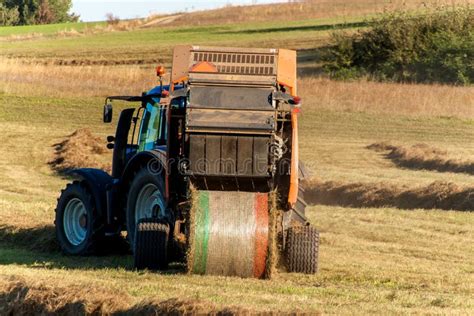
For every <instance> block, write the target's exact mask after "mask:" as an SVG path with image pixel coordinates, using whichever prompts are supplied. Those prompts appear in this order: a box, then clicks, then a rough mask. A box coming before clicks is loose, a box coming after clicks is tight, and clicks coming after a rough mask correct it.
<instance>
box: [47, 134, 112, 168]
mask: <svg viewBox="0 0 474 316" xmlns="http://www.w3.org/2000/svg"><path fill="white" fill-rule="evenodd" d="M54 150H55V152H54V159H53V160H52V161H50V162H49V164H50V165H51V167H52V168H53V169H54V170H56V171H57V172H65V171H68V170H71V169H76V168H98V169H103V170H105V171H107V172H110V171H111V165H110V161H111V159H110V157H108V156H107V155H106V154H107V150H106V147H105V142H104V141H103V140H102V139H100V138H99V137H97V136H94V135H93V134H92V132H91V131H90V130H89V129H78V130H76V131H75V132H74V133H72V134H71V135H69V136H67V138H66V139H65V140H64V141H62V142H60V143H58V144H55V145H54Z"/></svg>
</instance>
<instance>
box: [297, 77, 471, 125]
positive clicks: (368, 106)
mask: <svg viewBox="0 0 474 316" xmlns="http://www.w3.org/2000/svg"><path fill="white" fill-rule="evenodd" d="M299 93H300V94H301V95H302V97H303V102H304V104H306V107H312V108H319V109H329V110H338V111H356V112H369V113H385V114H401V115H410V116H412V115H415V116H416V115H425V116H447V117H459V118H471V119H472V118H474V98H473V97H472V96H473V95H474V87H453V86H448V85H422V84H398V83H379V82H371V81H364V80H362V81H353V82H343V81H332V80H328V79H322V78H316V77H304V78H303V79H302V80H300V82H299ZM312 100H315V101H314V102H313V101H312Z"/></svg>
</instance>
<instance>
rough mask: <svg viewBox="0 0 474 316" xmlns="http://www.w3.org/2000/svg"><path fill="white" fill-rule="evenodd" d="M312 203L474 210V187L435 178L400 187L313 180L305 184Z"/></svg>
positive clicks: (307, 195) (306, 197)
mask: <svg viewBox="0 0 474 316" xmlns="http://www.w3.org/2000/svg"><path fill="white" fill-rule="evenodd" d="M305 199H306V201H307V202H308V203H310V204H325V205H338V206H347V207H397V208H401V209H418V208H420V209H442V210H459V211H473V210H474V187H467V188H466V187H460V186H458V185H456V184H454V183H451V182H442V181H436V182H433V183H432V184H430V185H428V186H426V187H416V188H408V187H405V186H404V187H400V186H396V185H392V184H387V183H360V182H356V183H344V182H338V181H326V182H324V181H321V180H317V179H313V180H311V181H308V182H306V183H305Z"/></svg>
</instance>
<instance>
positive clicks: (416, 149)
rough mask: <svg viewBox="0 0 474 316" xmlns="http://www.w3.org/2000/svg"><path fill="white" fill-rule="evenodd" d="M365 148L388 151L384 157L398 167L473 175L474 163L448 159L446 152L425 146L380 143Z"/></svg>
mask: <svg viewBox="0 0 474 316" xmlns="http://www.w3.org/2000/svg"><path fill="white" fill-rule="evenodd" d="M367 148H368V149H372V150H375V151H389V152H388V153H387V154H386V155H385V157H386V158H387V159H390V160H391V161H393V162H394V163H395V164H396V165H397V166H399V167H403V168H409V169H425V170H435V171H440V172H460V173H467V174H473V175H474V162H472V161H467V160H461V159H454V158H449V157H448V152H447V151H445V150H441V149H438V148H434V147H431V146H429V145H427V144H415V145H413V146H410V147H405V146H397V145H393V144H390V143H387V142H380V143H374V144H371V145H369V146H367Z"/></svg>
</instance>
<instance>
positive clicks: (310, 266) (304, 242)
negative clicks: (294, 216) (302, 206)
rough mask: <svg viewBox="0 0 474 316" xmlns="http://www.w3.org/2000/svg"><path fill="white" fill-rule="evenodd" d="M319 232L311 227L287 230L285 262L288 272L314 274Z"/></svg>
mask: <svg viewBox="0 0 474 316" xmlns="http://www.w3.org/2000/svg"><path fill="white" fill-rule="evenodd" d="M318 252H319V232H318V230H317V229H316V228H314V227H312V226H309V225H308V226H294V227H290V228H289V229H288V234H287V245H286V260H287V267H288V271H289V272H298V273H306V274H314V273H317V271H318Z"/></svg>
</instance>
